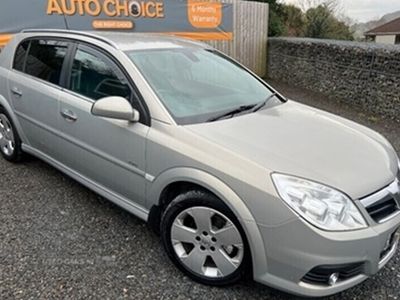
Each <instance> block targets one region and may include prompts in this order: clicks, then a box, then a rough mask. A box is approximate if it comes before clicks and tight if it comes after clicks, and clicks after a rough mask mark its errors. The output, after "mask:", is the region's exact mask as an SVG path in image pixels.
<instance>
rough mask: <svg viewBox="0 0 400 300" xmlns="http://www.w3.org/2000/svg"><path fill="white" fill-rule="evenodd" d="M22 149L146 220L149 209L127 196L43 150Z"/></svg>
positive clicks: (24, 145) (29, 147)
mask: <svg viewBox="0 0 400 300" xmlns="http://www.w3.org/2000/svg"><path fill="white" fill-rule="evenodd" d="M22 150H23V151H25V152H26V153H29V154H31V155H33V156H36V157H38V158H40V159H41V160H43V161H45V162H47V163H48V164H50V165H52V166H53V167H55V168H56V169H58V170H60V171H61V172H63V173H64V174H66V175H68V176H69V177H71V178H72V179H74V180H76V181H78V182H79V183H80V184H82V185H84V186H85V187H87V188H88V189H90V190H92V191H94V192H96V193H97V194H99V195H101V196H103V197H104V198H106V199H108V200H110V201H111V202H113V203H115V204H116V205H118V206H120V207H122V208H123V209H125V210H127V211H128V212H130V213H132V214H133V215H135V216H136V217H138V218H140V219H142V220H144V221H146V222H147V219H148V216H149V211H148V210H146V209H144V208H143V207H141V206H138V205H135V204H133V203H132V202H131V201H129V200H128V199H127V198H125V197H122V196H120V195H118V194H116V193H114V192H112V191H110V190H108V189H107V188H105V187H103V186H102V185H100V184H98V183H96V182H94V181H92V180H90V179H89V178H87V177H84V176H82V175H80V174H79V173H78V172H76V171H74V170H72V169H70V168H68V167H67V166H65V165H63V164H61V163H60V162H58V161H56V160H55V159H53V158H51V157H50V156H48V155H46V154H44V153H43V152H41V151H39V150H37V149H35V148H33V147H31V146H28V145H26V144H22Z"/></svg>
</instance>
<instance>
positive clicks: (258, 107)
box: [252, 92, 278, 112]
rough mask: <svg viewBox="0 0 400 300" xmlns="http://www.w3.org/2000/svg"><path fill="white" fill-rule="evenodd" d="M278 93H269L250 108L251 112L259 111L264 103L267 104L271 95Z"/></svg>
mask: <svg viewBox="0 0 400 300" xmlns="http://www.w3.org/2000/svg"><path fill="white" fill-rule="evenodd" d="M277 94H278V93H276V92H274V93H272V94H271V95H269V96H268V97H267V99H265V100H264V101H263V102H260V103H259V104H257V105H255V106H254V107H253V109H252V112H256V111H259V110H260V109H261V108H263V107H264V106H265V105H267V103H268V101H269V100H271V99H272V98H273V97H275V96H276V95H277Z"/></svg>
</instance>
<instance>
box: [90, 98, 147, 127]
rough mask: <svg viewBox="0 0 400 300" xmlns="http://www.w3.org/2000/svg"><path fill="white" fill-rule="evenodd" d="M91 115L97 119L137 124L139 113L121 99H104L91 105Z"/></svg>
mask: <svg viewBox="0 0 400 300" xmlns="http://www.w3.org/2000/svg"><path fill="white" fill-rule="evenodd" d="M91 111H92V114H93V115H95V116H98V117H104V118H111V119H118V120H126V121H130V122H134V123H136V122H139V119H140V114H139V112H138V111H137V110H136V109H134V108H132V106H131V104H130V103H129V102H128V101H127V100H126V99H125V98H122V97H106V98H103V99H100V100H98V101H96V102H95V103H93V106H92V110H91Z"/></svg>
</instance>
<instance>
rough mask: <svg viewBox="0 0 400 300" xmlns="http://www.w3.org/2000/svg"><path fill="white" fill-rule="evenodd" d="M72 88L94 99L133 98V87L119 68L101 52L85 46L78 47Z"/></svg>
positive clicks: (74, 62)
mask: <svg viewBox="0 0 400 300" xmlns="http://www.w3.org/2000/svg"><path fill="white" fill-rule="evenodd" d="M70 89H71V90H72V91H74V92H76V93H78V94H81V95H83V96H86V97H88V98H90V99H93V100H98V99H101V98H104V97H108V96H121V97H124V98H126V99H128V100H130V99H131V96H132V94H131V89H130V87H129V85H128V82H127V80H126V79H125V77H124V75H123V73H122V72H121V71H120V70H119V68H118V67H117V66H116V65H115V64H114V63H113V62H112V61H111V60H109V59H107V58H106V57H105V56H104V55H102V54H101V53H97V51H94V50H92V49H87V47H85V46H80V47H79V48H78V49H77V52H76V55H75V58H74V61H73V65H72V72H71V78H70Z"/></svg>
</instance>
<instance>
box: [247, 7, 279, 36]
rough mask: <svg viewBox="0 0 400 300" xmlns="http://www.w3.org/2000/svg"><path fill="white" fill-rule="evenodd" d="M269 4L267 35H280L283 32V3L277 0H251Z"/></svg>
mask: <svg viewBox="0 0 400 300" xmlns="http://www.w3.org/2000/svg"><path fill="white" fill-rule="evenodd" d="M253 1H255V2H264V3H268V4H269V28H268V32H269V33H268V35H269V36H281V35H283V34H284V32H285V26H284V23H283V5H282V4H280V3H279V2H278V1H277V0H253Z"/></svg>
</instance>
